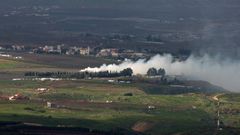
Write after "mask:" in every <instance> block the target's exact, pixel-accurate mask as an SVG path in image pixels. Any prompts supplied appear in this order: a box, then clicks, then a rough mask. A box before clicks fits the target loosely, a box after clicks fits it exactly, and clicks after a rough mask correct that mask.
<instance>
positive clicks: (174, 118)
mask: <svg viewBox="0 0 240 135" xmlns="http://www.w3.org/2000/svg"><path fill="white" fill-rule="evenodd" d="M0 84H1V85H0V93H1V94H2V96H10V95H13V94H15V93H21V94H22V95H25V96H28V97H30V100H20V101H7V100H4V99H2V100H1V101H0V108H1V109H0V114H1V115H0V120H1V121H21V122H27V123H38V124H44V125H46V126H58V125H65V126H73V127H87V128H91V129H101V130H106V131H108V130H111V129H114V128H116V127H121V128H124V129H129V130H132V129H134V130H137V131H138V130H139V131H141V132H144V133H151V134H174V133H193V132H194V131H195V130H198V131H202V132H203V131H205V130H209V129H214V128H215V121H214V113H213V112H214V104H213V102H211V100H210V99H209V97H207V96H204V95H202V94H179V95H156V94H154V95H151V94H146V93H145V92H143V91H142V90H141V88H140V87H138V84H130V85H124V86H123V85H120V84H109V83H107V82H105V81H104V80H79V81H0ZM41 87H47V88H49V89H50V90H49V91H48V92H46V93H42V94H39V93H37V92H36V89H37V88H41ZM129 92H130V93H133V96H125V95H124V94H125V93H129ZM47 101H51V102H54V103H56V104H58V105H59V106H60V107H58V108H47V107H46V102H47ZM107 101H111V103H107ZM148 106H154V107H155V109H148ZM207 132H210V133H211V131H207Z"/></svg>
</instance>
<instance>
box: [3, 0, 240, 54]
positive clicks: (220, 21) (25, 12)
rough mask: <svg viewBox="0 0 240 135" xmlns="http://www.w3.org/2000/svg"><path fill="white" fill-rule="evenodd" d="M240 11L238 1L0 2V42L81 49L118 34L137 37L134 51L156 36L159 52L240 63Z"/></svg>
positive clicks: (72, 0) (61, 0)
mask: <svg viewBox="0 0 240 135" xmlns="http://www.w3.org/2000/svg"><path fill="white" fill-rule="evenodd" d="M239 8H240V2H239V0H101V1H100V0H49V1H46V0H21V1H20V0H8V1H6V0H0V41H1V43H14V42H15V43H34V44H36V43H40V44H44V43H63V42H65V43H68V44H80V43H81V40H82V39H84V38H83V37H82V36H81V34H82V33H92V34H96V35H100V36H101V35H109V34H112V33H119V34H131V35H135V36H136V37H137V38H136V39H135V40H134V43H132V44H131V45H130V46H133V45H134V46H136V44H139V41H142V40H145V38H146V37H147V36H148V35H158V36H159V37H160V38H161V39H162V41H164V43H165V44H164V45H161V44H160V45H159V44H157V45H156V44H155V45H154V46H155V48H160V49H159V50H161V49H165V50H167V49H166V48H167V47H170V48H174V47H179V46H180V48H185V49H189V50H192V51H196V50H197V52H198V50H203V51H202V52H206V51H207V52H210V53H212V52H214V53H216V52H217V53H222V52H224V53H225V54H227V55H232V56H234V57H239V58H240V56H239V55H240V53H239V51H240V49H236V47H237V48H239V42H240V38H239V35H240V19H239V16H240V10H239ZM140 43H141V42H140ZM114 45H115V46H121V45H119V44H114V43H113V44H111V45H110V46H114ZM147 45H148V44H144V45H143V46H147ZM108 46H109V45H108ZM141 48H142V46H141ZM146 48H147V47H146ZM168 50H169V49H168Z"/></svg>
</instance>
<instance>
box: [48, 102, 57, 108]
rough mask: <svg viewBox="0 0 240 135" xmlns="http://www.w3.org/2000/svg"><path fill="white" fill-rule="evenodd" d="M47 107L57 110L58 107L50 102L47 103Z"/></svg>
mask: <svg viewBox="0 0 240 135" xmlns="http://www.w3.org/2000/svg"><path fill="white" fill-rule="evenodd" d="M47 107H48V108H58V105H57V104H54V103H52V102H47Z"/></svg>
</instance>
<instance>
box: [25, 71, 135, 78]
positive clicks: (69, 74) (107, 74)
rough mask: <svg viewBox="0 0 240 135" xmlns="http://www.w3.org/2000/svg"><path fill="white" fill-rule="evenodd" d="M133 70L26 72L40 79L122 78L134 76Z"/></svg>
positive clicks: (27, 75)
mask: <svg viewBox="0 0 240 135" xmlns="http://www.w3.org/2000/svg"><path fill="white" fill-rule="evenodd" d="M132 74H133V70H132V69H131V68H126V69H123V70H122V71H120V72H110V71H100V72H88V71H86V72H26V73H25V74H24V76H26V77H40V78H76V79H84V78H89V77H91V78H94V77H122V76H132Z"/></svg>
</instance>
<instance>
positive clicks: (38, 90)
mask: <svg viewBox="0 0 240 135" xmlns="http://www.w3.org/2000/svg"><path fill="white" fill-rule="evenodd" d="M48 90H49V89H48V88H37V89H36V91H37V92H39V93H45V92H47V91H48Z"/></svg>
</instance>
